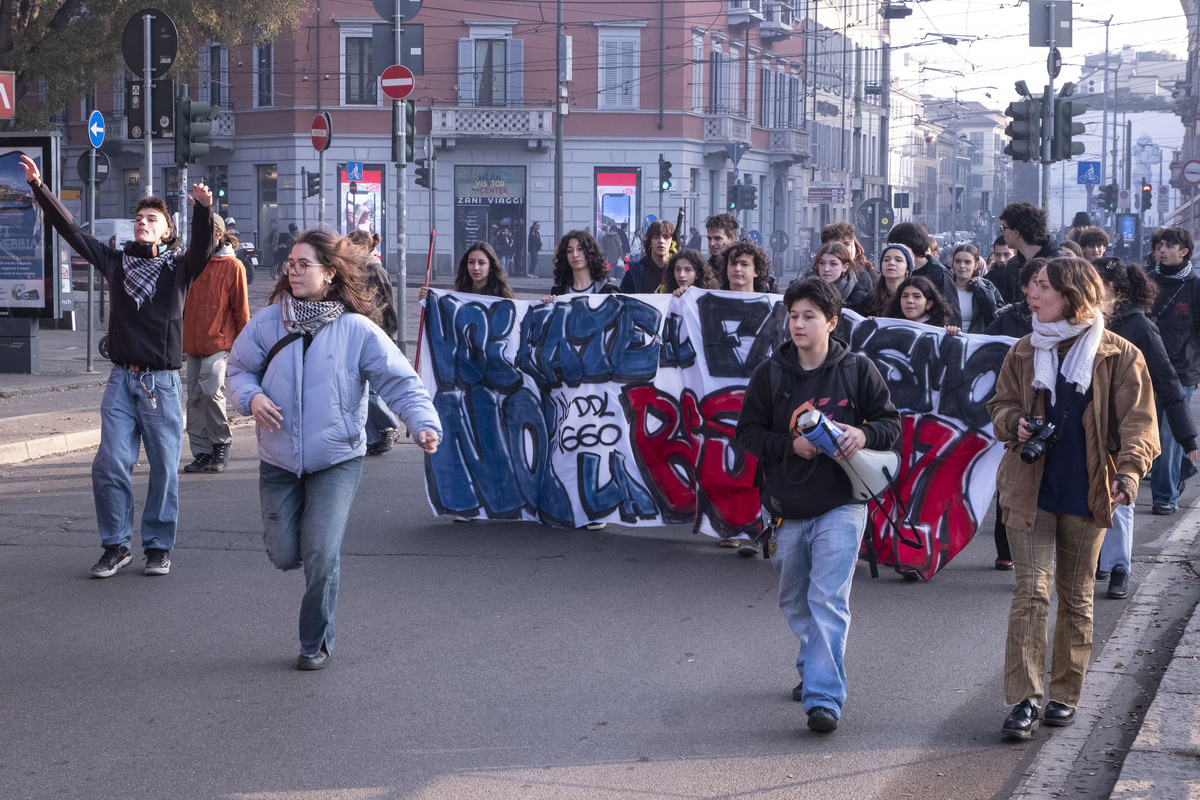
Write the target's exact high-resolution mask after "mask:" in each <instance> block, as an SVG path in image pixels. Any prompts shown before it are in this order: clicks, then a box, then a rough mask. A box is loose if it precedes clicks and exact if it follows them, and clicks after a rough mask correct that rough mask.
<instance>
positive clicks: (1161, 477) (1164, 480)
mask: <svg viewBox="0 0 1200 800" xmlns="http://www.w3.org/2000/svg"><path fill="white" fill-rule="evenodd" d="M1194 391H1196V387H1195V386H1184V387H1183V396H1184V398H1185V399H1186V400H1187V401H1188V402H1189V403H1190V402H1191V400H1192V393H1193V392H1194ZM1158 443H1159V446H1160V447H1161V448H1162V451H1161V452H1160V453H1159V456H1158V458H1156V459H1154V465H1153V466H1152V467H1151V470H1150V496H1151V497H1152V498H1153V500H1154V505H1156V506H1167V507H1168V508H1178V507H1179V478H1180V476H1182V475H1184V466H1183V462H1184V461H1185V460H1186V459H1187V452H1185V451H1184V449H1183V445H1181V444H1180V443H1179V442H1177V441H1175V434H1174V433H1173V432H1172V431H1171V423H1170V421H1169V420H1168V419H1167V415H1166V414H1164V413H1163V410H1162V406H1161V405H1159V406H1158ZM1194 474H1195V472H1194V471H1191V470H1189V472H1188V473H1187V475H1186V476H1187V477H1191V475H1194Z"/></svg>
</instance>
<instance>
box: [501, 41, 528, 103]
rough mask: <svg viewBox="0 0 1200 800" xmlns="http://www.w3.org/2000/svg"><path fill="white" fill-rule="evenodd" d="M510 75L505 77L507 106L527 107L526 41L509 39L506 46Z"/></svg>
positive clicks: (506, 58) (506, 59)
mask: <svg viewBox="0 0 1200 800" xmlns="http://www.w3.org/2000/svg"><path fill="white" fill-rule="evenodd" d="M505 61H506V62H507V64H506V66H507V69H508V73H507V74H506V75H505V76H504V94H505V100H506V102H505V105H507V106H509V107H510V108H512V107H520V106H523V105H525V40H524V39H509V40H508V42H507V44H506V45H505Z"/></svg>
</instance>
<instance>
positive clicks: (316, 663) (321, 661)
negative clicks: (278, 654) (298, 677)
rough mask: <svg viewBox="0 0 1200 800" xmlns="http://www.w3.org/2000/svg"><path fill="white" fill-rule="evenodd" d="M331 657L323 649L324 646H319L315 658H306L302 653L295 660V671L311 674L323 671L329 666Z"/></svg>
mask: <svg viewBox="0 0 1200 800" xmlns="http://www.w3.org/2000/svg"><path fill="white" fill-rule="evenodd" d="M330 657H331V655H330V652H329V651H328V650H326V649H325V645H321V649H320V651H319V652H318V653H317V654H316V655H315V656H306V655H304V654H303V653H301V654H300V657H299V658H297V659H296V669H298V670H300V671H302V672H312V671H313V670H316V669H325V667H327V666H328V665H329V659H330Z"/></svg>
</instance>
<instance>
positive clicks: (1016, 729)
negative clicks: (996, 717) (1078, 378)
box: [1000, 700, 1039, 739]
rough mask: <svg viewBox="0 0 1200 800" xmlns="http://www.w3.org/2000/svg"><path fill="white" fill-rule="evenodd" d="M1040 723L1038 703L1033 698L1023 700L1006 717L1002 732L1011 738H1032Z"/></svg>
mask: <svg viewBox="0 0 1200 800" xmlns="http://www.w3.org/2000/svg"><path fill="white" fill-rule="evenodd" d="M1038 724H1039V722H1038V704H1037V703H1036V702H1034V701H1033V700H1023V701H1022V702H1020V703H1018V704H1017V707H1016V708H1014V709H1013V710H1012V713H1010V714H1009V715H1008V717H1007V718H1005V720H1004V725H1003V726H1001V728H1000V734H1001V735H1002V736H1005V737H1007V738H1009V739H1032V738H1033V732H1034V731H1036V730H1037V729H1038Z"/></svg>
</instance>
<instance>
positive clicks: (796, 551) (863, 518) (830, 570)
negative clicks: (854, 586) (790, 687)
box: [771, 505, 867, 718]
mask: <svg viewBox="0 0 1200 800" xmlns="http://www.w3.org/2000/svg"><path fill="white" fill-rule="evenodd" d="M866 523H867V507H866V506H863V505H845V506H839V507H838V508H835V509H833V510H832V511H829V512H826V513H824V514H822V515H821V516H819V517H813V518H812V519H785V520H784V521H783V522H782V523H781V524H780V526H779V528H778V530H776V531H775V534H774V537H773V538H774V539H775V553H774V555H773V556H772V557H771V563H772V564H773V565H774V566H775V571H776V572H778V573H779V609H780V610H781V611H782V612H783V616H784V619H786V620H787V623H788V625H789V626H790V627H791V629H792V633H794V634H796V638H797V639H799V640H800V651H799V653H798V654H797V655H796V671H797V672H798V673H799V674H800V679H801V680H802V681H804V690H803V696H802V697H801V703H802V704H803V706H804V711H805V713H808V712H811V711H812V710H813V709H814V708H816V707H818V706H822V707H824V708H828V709H829V710H830V711H832V712H833V714H834V716H836V717H839V718H840V717H841V710H842V705H843V704H844V703H845V702H846V668H845V665H844V663H843V660H844V658H845V655H846V635H847V633H848V632H849V630H850V584H851V583H852V582H853V580H854V564H855V562H856V561H858V548H859V545H860V544H861V543H862V537H863V530H864V529H865V528H866Z"/></svg>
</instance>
